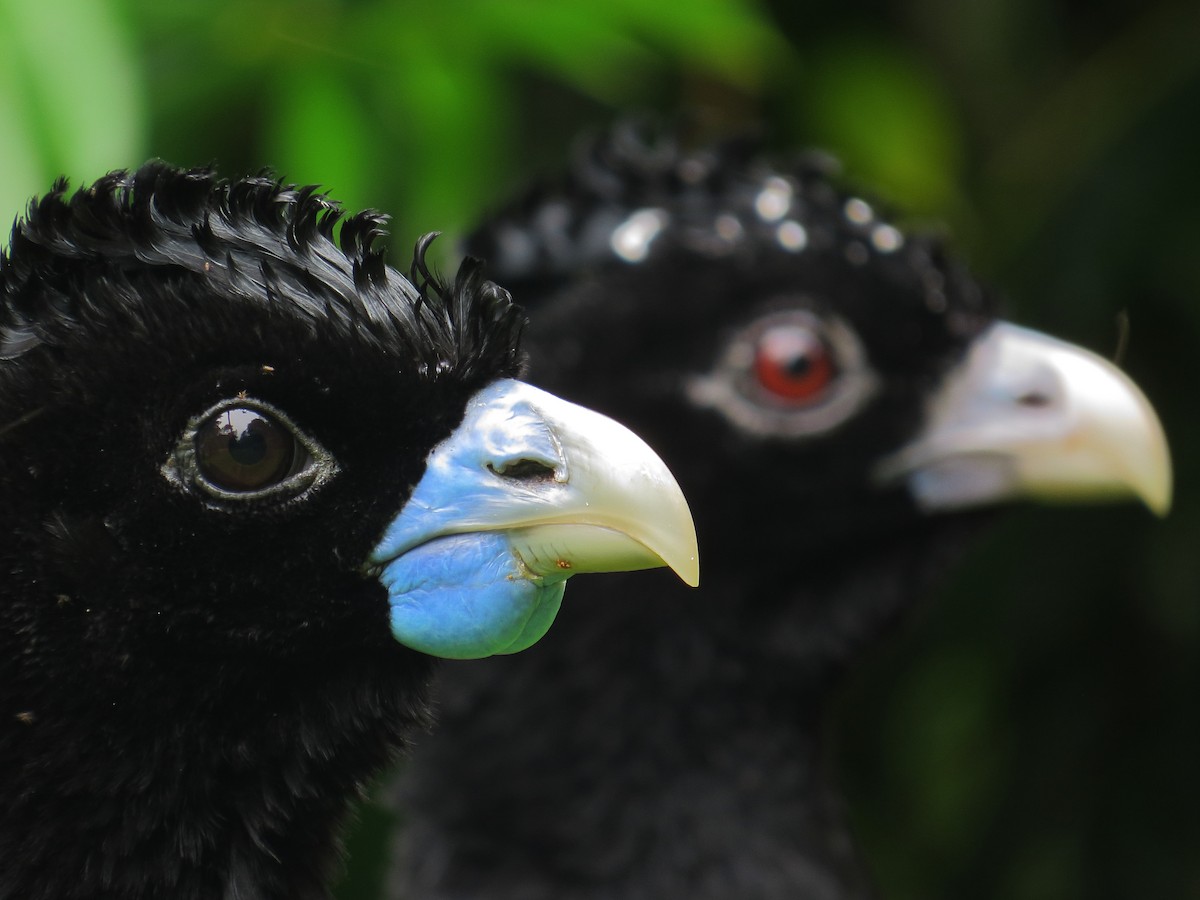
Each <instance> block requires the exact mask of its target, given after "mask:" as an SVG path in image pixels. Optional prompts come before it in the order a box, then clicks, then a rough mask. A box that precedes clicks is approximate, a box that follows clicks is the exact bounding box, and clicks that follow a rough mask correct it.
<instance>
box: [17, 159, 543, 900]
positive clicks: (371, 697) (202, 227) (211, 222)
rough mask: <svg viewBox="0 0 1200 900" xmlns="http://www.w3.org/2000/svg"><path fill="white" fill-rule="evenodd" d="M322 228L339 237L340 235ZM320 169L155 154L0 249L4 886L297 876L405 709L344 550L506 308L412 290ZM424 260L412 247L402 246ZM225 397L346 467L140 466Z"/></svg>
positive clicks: (86, 886)
mask: <svg viewBox="0 0 1200 900" xmlns="http://www.w3.org/2000/svg"><path fill="white" fill-rule="evenodd" d="M339 221H340V224H341V231H340V243H335V242H334V240H333V235H334V232H335V226H336V225H337V224H338V222H339ZM383 224H384V219H383V217H381V216H379V215H378V214H375V213H363V214H360V215H357V216H351V217H349V218H345V219H342V218H341V211H340V210H339V209H338V207H337V206H336V205H335V204H333V203H332V201H330V200H328V199H327V198H325V197H324V196H322V195H320V194H318V193H316V192H315V191H314V190H313V189H311V188H296V187H293V186H290V185H285V184H281V183H279V182H277V181H275V180H273V179H272V178H271V177H269V176H266V175H264V176H260V177H254V178H247V179H243V180H241V181H233V182H227V181H222V180H220V179H218V178H217V177H216V176H215V175H214V174H213V173H212V172H210V171H207V170H194V171H180V170H176V169H173V168H171V167H169V166H167V165H165V164H162V163H149V164H147V165H145V166H143V167H142V168H140V169H138V170H137V171H135V172H129V173H126V172H116V173H113V174H112V175H110V176H107V177H106V178H103V179H101V180H100V181H98V182H97V183H96V184H94V185H92V186H90V187H87V188H84V189H82V190H79V191H77V192H75V193H73V194H71V193H68V191H67V189H66V185H65V184H64V183H59V184H58V185H56V186H55V189H54V190H53V191H52V192H51V193H50V194H48V195H46V196H45V197H43V198H41V199H40V200H36V201H34V202H33V203H32V204H31V205H30V207H29V210H28V214H27V215H26V217H25V218H24V219H22V220H20V221H18V222H17V224H16V226H15V229H14V231H13V235H12V242H11V246H10V248H9V250H8V252H7V253H6V254H5V255H4V257H3V259H0V579H2V582H0V897H3V898H5V900H9V898H12V900H37V898H47V900H49V898H54V900H66V898H80V900H83V898H87V900H117V898H121V900H133V898H167V897H170V898H173V900H200V898H230V900H231V898H256V900H258V898H264V900H265V898H289V900H296V898H316V897H323V896H325V895H326V894H325V888H324V885H325V883H326V882H327V880H328V876H329V874H330V870H331V868H332V866H333V865H334V863H335V862H336V847H337V843H336V840H335V833H336V831H337V828H338V825H339V823H340V822H341V820H342V818H343V817H344V815H345V813H346V810H347V808H348V805H349V803H350V802H351V801H352V800H353V799H354V798H355V797H356V796H357V794H358V792H359V791H360V790H361V788H362V785H363V784H364V783H365V781H366V780H367V779H369V778H370V777H372V776H373V775H374V774H375V773H376V772H378V771H379V769H380V768H381V767H382V766H383V765H384V764H385V763H386V762H387V761H388V760H389V759H391V758H392V757H393V756H394V755H395V754H396V752H397V751H398V750H400V749H401V748H402V747H403V746H404V744H405V742H406V740H407V735H408V734H409V733H410V732H411V731H412V729H414V728H419V727H423V726H424V725H425V724H426V723H427V721H428V717H427V708H426V705H425V702H424V689H425V683H426V680H427V678H428V677H429V670H430V665H429V661H428V659H427V658H426V657H424V656H422V655H421V654H418V653H415V652H413V651H410V650H407V649H405V648H403V647H401V646H400V645H399V644H397V643H396V642H395V640H394V639H393V638H392V636H391V631H390V627H389V623H388V615H389V610H388V600H387V596H386V593H385V591H384V589H383V587H382V586H381V585H380V584H379V583H378V581H377V579H376V578H374V577H373V575H372V573H370V572H367V571H365V570H364V569H363V564H362V560H365V559H366V557H367V555H368V553H369V550H370V548H371V547H372V546H373V545H374V543H375V542H376V541H377V540H378V538H379V536H380V534H381V533H382V530H383V528H384V527H385V525H386V524H387V522H388V521H389V519H390V518H391V517H392V516H394V515H395V512H396V511H397V510H398V509H399V508H400V507H401V506H402V505H403V502H404V500H405V499H406V498H407V496H408V495H409V493H410V492H411V490H412V488H413V485H414V484H415V483H416V482H417V481H418V480H419V478H420V477H421V474H422V472H423V469H424V460H425V457H426V455H427V454H428V452H429V450H430V449H431V448H432V447H433V446H434V445H435V444H436V443H437V442H438V441H439V440H441V439H442V438H443V437H445V436H446V435H447V434H449V433H450V431H451V430H452V428H453V427H454V426H455V425H456V424H457V423H458V422H459V421H460V420H461V418H462V415H463V410H464V404H465V402H466V400H467V398H468V397H469V396H470V395H471V393H473V392H474V391H475V390H476V389H478V388H479V387H481V386H482V385H484V384H486V383H488V382H490V381H491V380H493V379H495V378H498V377H508V376H511V375H514V374H515V373H516V371H517V369H518V368H519V364H520V355H519V350H518V347H517V338H518V334H519V331H520V328H521V327H522V321H523V320H522V317H521V316H520V315H519V313H518V312H517V310H516V309H515V307H513V306H512V304H511V302H510V300H509V298H508V295H507V294H506V293H505V292H504V291H502V290H501V289H499V288H497V287H496V286H495V285H492V284H491V283H489V282H485V281H484V280H483V278H482V275H481V272H480V269H479V267H478V266H477V265H475V264H471V263H468V264H465V265H464V266H463V267H462V268H461V269H460V271H459V273H458V277H457V279H456V281H455V283H454V285H453V286H452V287H447V286H442V285H441V284H439V283H438V282H436V281H432V280H431V281H426V282H423V283H422V284H421V286H420V288H419V289H418V288H416V287H414V286H413V285H412V284H410V283H409V282H408V281H407V280H406V279H405V278H404V277H403V276H402V275H400V274H399V273H398V272H396V271H394V270H392V269H389V268H387V267H386V265H385V264H384V262H383V259H382V253H381V251H380V250H379V249H378V246H377V245H378V238H379V236H380V234H381V233H382V227H383ZM418 264H420V261H419V260H418ZM244 394H248V395H250V396H252V397H255V398H258V399H260V400H262V401H264V402H268V403H270V404H272V405H273V406H274V407H276V408H278V409H281V410H284V411H286V413H287V415H288V416H289V418H290V419H291V420H292V421H293V422H294V423H295V424H296V425H297V426H298V427H299V428H300V429H302V430H303V431H304V432H305V433H306V434H307V435H309V436H311V437H312V438H313V439H314V440H316V441H318V442H319V443H320V444H321V445H322V446H323V447H325V448H326V449H327V450H328V451H329V452H330V453H331V454H332V455H333V457H334V458H335V459H336V460H337V463H338V466H339V467H340V472H339V475H338V478H337V479H336V480H335V481H334V482H333V483H331V484H329V485H327V486H325V487H324V488H322V489H320V490H316V491H312V492H309V493H306V494H304V495H302V496H299V497H296V498H293V499H290V500H288V501H287V502H266V501H262V502H257V503H247V504H243V505H242V506H240V507H239V508H238V509H236V510H231V509H230V508H228V507H223V506H222V505H221V504H220V503H218V502H211V503H206V502H198V501H197V498H196V497H195V496H191V495H189V494H187V493H186V492H184V491H181V490H177V489H175V488H174V486H173V485H172V484H171V483H170V482H169V480H168V479H167V478H164V477H163V471H162V470H163V467H164V464H165V461H166V460H168V458H169V457H170V455H171V453H172V448H173V447H174V446H175V445H176V443H177V442H178V441H179V437H180V434H181V433H182V432H183V430H184V428H185V425H186V423H187V422H188V420H189V417H192V416H195V415H196V414H197V413H199V412H201V411H203V410H205V409H207V408H209V407H211V406H212V404H213V403H215V402H217V401H220V400H222V399H225V398H230V397H235V398H236V397H239V396H242V395H244Z"/></svg>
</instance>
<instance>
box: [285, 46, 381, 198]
mask: <svg viewBox="0 0 1200 900" xmlns="http://www.w3.org/2000/svg"><path fill="white" fill-rule="evenodd" d="M339 74H340V73H339V72H338V71H337V70H335V69H330V68H326V67H315V66H314V67H308V68H296V69H292V68H289V69H285V70H284V71H283V72H282V73H281V74H279V75H278V76H277V77H276V79H275V84H274V85H273V89H274V96H273V98H272V99H273V102H272V103H270V104H269V105H268V107H267V108H268V110H269V111H270V112H271V113H272V116H273V117H272V118H271V119H270V120H269V121H268V122H267V125H266V128H265V134H264V145H265V151H266V152H265V157H266V158H267V159H269V160H271V164H272V166H273V167H274V168H275V169H276V170H277V171H278V173H279V175H280V176H281V177H283V178H285V179H286V180H288V181H294V182H297V183H302V184H320V185H321V186H322V187H323V188H324V189H326V190H328V191H329V193H331V194H332V195H333V196H334V197H336V198H337V199H338V200H339V201H341V202H342V203H344V204H345V205H346V207H347V208H348V209H350V210H357V209H360V208H362V207H365V206H370V205H372V204H376V205H378V204H379V202H380V198H379V196H378V191H374V192H373V191H372V189H371V187H372V185H371V181H372V173H373V172H375V171H377V166H378V162H379V160H378V158H377V156H376V147H377V146H378V144H377V142H376V141H375V140H373V139H372V134H371V126H370V123H369V120H368V117H367V115H366V112H365V110H364V109H363V108H362V101H361V92H354V91H352V90H351V89H350V86H349V84H348V83H347V81H346V79H344V78H341V77H339Z"/></svg>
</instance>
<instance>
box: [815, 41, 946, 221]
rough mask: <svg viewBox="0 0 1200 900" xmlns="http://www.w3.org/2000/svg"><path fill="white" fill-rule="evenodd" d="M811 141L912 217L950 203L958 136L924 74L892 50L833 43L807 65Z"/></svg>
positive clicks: (940, 209)
mask: <svg viewBox="0 0 1200 900" xmlns="http://www.w3.org/2000/svg"><path fill="white" fill-rule="evenodd" d="M809 68H810V69H811V73H810V80H809V83H808V86H807V91H806V98H807V99H806V112H807V115H808V118H809V121H810V122H811V123H812V131H813V134H812V137H813V138H814V139H815V140H816V141H817V142H818V143H820V144H822V145H824V146H825V147H827V148H828V149H830V150H832V151H834V152H835V153H836V154H837V155H838V156H839V157H841V159H842V161H843V162H844V163H845V164H846V166H847V168H848V169H849V171H850V172H851V174H852V176H853V177H854V178H855V179H856V180H862V181H864V182H866V183H867V184H870V185H872V186H873V187H874V189H876V190H878V191H880V193H881V194H882V195H883V196H885V197H886V198H888V199H889V200H891V201H893V202H895V203H898V204H899V205H900V206H902V207H905V208H907V209H908V210H910V211H912V212H916V213H925V214H928V213H935V212H936V213H943V212H944V211H945V210H946V209H947V208H949V207H952V206H953V205H954V204H955V203H956V202H957V201H956V198H957V196H958V187H959V179H960V174H961V169H962V159H963V146H962V145H963V138H962V135H961V133H960V131H959V125H958V122H957V120H956V117H955V115H954V112H953V110H952V109H951V107H950V104H949V102H948V100H947V98H946V96H945V95H944V94H943V92H942V90H941V89H940V87H939V85H938V83H937V82H936V81H935V80H934V78H933V77H932V75H931V74H930V73H929V72H927V71H926V70H925V69H924V68H923V67H922V66H920V65H918V64H917V63H916V62H915V61H914V60H913V59H912V58H911V57H909V56H908V55H907V54H905V53H904V52H903V51H901V50H899V49H898V48H896V47H895V46H892V45H889V44H882V43H878V42H875V41H870V40H865V39H862V38H857V39H854V40H852V41H846V40H842V41H835V42H832V43H831V44H829V45H827V46H826V47H824V48H823V49H822V50H821V51H820V52H819V54H818V55H817V56H816V57H815V58H814V59H812V60H811V62H810V67H809Z"/></svg>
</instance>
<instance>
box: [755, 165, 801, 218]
mask: <svg viewBox="0 0 1200 900" xmlns="http://www.w3.org/2000/svg"><path fill="white" fill-rule="evenodd" d="M791 206H792V185H791V183H790V182H789V181H788V180H787V179H786V178H780V177H779V176H778V175H772V176H771V177H770V178H768V179H767V181H766V183H765V184H764V185H763V189H762V190H761V191H759V192H758V196H757V197H755V198H754V211H755V212H757V213H758V217H759V218H760V219H762V220H763V221H764V222H777V221H779V220H780V219H782V218H783V217H784V216H786V215H787V211H788V210H789V209H791Z"/></svg>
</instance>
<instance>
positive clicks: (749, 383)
mask: <svg viewBox="0 0 1200 900" xmlns="http://www.w3.org/2000/svg"><path fill="white" fill-rule="evenodd" d="M643 131H644V132H645V133H643ZM830 168H831V166H830V164H829V162H828V160H824V159H821V158H817V157H814V156H812V155H810V156H808V157H805V158H801V159H799V160H795V161H793V162H792V163H790V164H784V165H780V164H776V163H773V162H772V161H771V160H769V159H766V158H762V157H761V156H760V155H757V154H755V152H754V150H753V148H752V146H746V145H740V146H739V145H737V144H726V145H724V146H717V147H711V146H710V147H705V148H701V149H699V150H696V151H694V152H686V151H684V150H683V149H681V148H680V146H679V145H678V142H677V141H676V140H675V139H674V138H673V137H672V136H671V135H670V134H654V133H653V129H642V130H639V128H638V127H637V126H636V125H634V124H632V123H625V124H624V125H619V126H617V127H615V128H614V129H613V130H612V131H611V132H610V133H608V134H605V135H603V136H601V137H597V138H593V139H592V140H589V141H585V142H583V145H582V146H581V147H579V148H578V150H577V153H576V158H575V161H574V164H573V166H572V167H571V170H570V171H569V172H568V173H567V174H566V176H565V177H564V178H563V179H561V181H560V182H557V183H551V184H543V185H538V186H535V187H534V188H533V189H531V190H530V191H529V192H528V193H527V194H526V195H525V196H523V197H521V198H519V199H517V200H515V201H514V202H513V203H512V204H510V205H509V206H507V207H505V208H503V209H501V210H500V211H498V212H497V213H496V214H495V215H494V216H492V217H490V218H489V219H488V221H487V222H485V224H484V225H482V226H481V227H480V229H478V230H477V231H476V232H474V233H473V234H472V235H471V236H470V237H469V238H468V240H467V250H468V251H469V252H470V253H471V254H473V255H478V256H479V257H481V258H485V259H489V260H491V266H492V268H493V269H494V270H495V272H496V273H497V274H498V275H499V276H501V277H503V278H504V279H506V280H508V282H509V283H511V284H512V285H513V286H514V289H515V290H516V291H517V293H518V294H520V295H521V296H523V297H524V298H525V302H526V303H527V304H528V308H529V311H530V314H531V324H530V327H529V330H528V338H529V344H528V347H529V352H530V361H531V369H530V377H531V378H532V379H533V380H535V381H536V382H538V383H541V384H543V385H545V386H547V387H550V388H552V389H553V390H556V391H558V392H566V393H568V394H573V395H575V396H579V397H581V398H584V399H585V401H586V402H588V403H589V404H592V405H594V406H596V407H598V408H599V409H602V410H604V411H606V412H607V413H608V414H610V415H614V416H616V417H617V418H619V419H622V420H624V421H626V422H628V423H629V424H631V425H632V426H633V427H635V428H637V429H638V430H640V431H642V432H643V433H645V434H646V435H647V436H648V437H649V439H650V440H651V441H652V442H653V443H654V444H655V446H656V447H658V449H659V452H661V453H662V454H663V455H664V458H665V459H666V460H667V461H668V463H669V464H670V465H672V467H673V468H674V469H675V471H677V472H678V473H679V477H680V478H681V479H682V484H683V486H684V489H685V491H686V492H687V493H688V494H689V497H690V498H691V499H690V502H691V504H692V507H693V509H694V510H695V514H696V517H697V529H698V533H699V538H700V541H701V544H702V547H703V552H704V560H705V562H704V570H705V576H704V584H703V586H702V587H701V589H700V590H699V592H698V593H697V594H696V595H694V596H689V595H688V594H687V593H686V592H685V591H678V590H675V589H674V588H673V586H671V585H670V584H666V583H661V582H656V581H642V582H641V583H634V582H629V583H624V582H622V581H617V582H610V583H609V584H608V585H601V586H599V587H600V589H599V590H595V589H594V588H593V589H592V590H589V589H588V588H587V587H586V586H585V587H584V590H585V591H588V593H589V594H592V595H594V596H593V598H592V602H590V603H588V604H587V606H588V608H589V609H591V610H592V614H591V615H589V616H580V615H577V614H575V613H576V612H577V611H576V610H573V609H568V610H567V611H566V614H565V615H564V616H562V617H561V620H560V623H559V626H558V628H557V630H556V632H555V641H554V643H553V644H551V645H549V646H546V647H543V648H538V649H536V650H534V651H531V652H530V653H529V654H527V655H526V656H525V657H524V658H523V659H520V660H502V661H499V663H498V664H490V663H489V662H487V661H483V662H481V663H479V664H475V665H465V664H464V665H461V666H457V667H452V668H450V669H448V670H446V671H445V672H443V673H442V678H441V679H440V682H439V684H438V686H437V690H436V692H435V694H436V696H438V698H439V711H440V714H439V722H438V728H437V730H436V732H435V733H434V734H433V735H432V736H431V737H429V738H427V739H425V740H423V741H420V742H418V744H417V748H416V750H415V753H414V757H413V759H412V760H411V761H410V762H409V763H408V764H407V765H406V766H405V769H404V774H403V784H402V787H401V789H400V791H399V796H400V797H401V798H402V799H401V801H400V803H399V806H400V808H401V809H402V811H403V812H402V816H403V818H404V825H403V834H404V838H403V840H402V841H401V849H400V850H399V854H398V859H397V883H398V888H397V890H396V891H395V892H394V894H395V896H404V897H439V898H451V897H453V898H465V897H477V898H480V900H483V898H488V897H491V898H502V897H509V898H514V900H515V898H518V897H519V898H524V900H531V898H542V897H544V898H547V900H548V898H556V897H594V898H618V897H622V898H647V900H648V898H662V897H680V898H683V897H687V898H713V900H717V898H725V897H741V898H763V900H766V898H781V900H782V898H787V897H845V898H852V897H854V898H857V897H868V896H874V893H873V891H872V889H871V888H870V886H869V885H870V876H869V874H868V873H869V867H868V866H866V865H864V864H863V863H862V862H861V861H860V860H858V859H856V858H855V857H856V853H855V851H854V849H853V847H854V841H853V837H852V835H851V834H850V831H849V828H848V826H847V823H846V822H845V818H844V814H843V812H842V802H841V798H840V791H839V789H838V787H837V785H836V777H835V776H834V775H833V774H832V773H831V771H830V770H831V769H833V768H835V767H836V760H835V759H834V758H833V757H832V755H831V750H832V743H831V738H830V735H829V734H828V731H827V725H826V719H827V708H828V705H829V702H830V696H831V695H832V694H833V693H834V691H835V690H836V689H837V688H838V687H839V686H840V685H841V683H842V681H843V679H844V676H845V672H846V670H847V669H850V668H852V667H853V666H854V665H855V664H856V663H857V662H858V661H859V660H860V659H861V658H862V656H863V655H864V652H863V651H864V648H866V647H868V646H870V645H871V644H872V643H873V642H874V641H875V640H876V639H877V638H878V637H879V636H880V635H881V634H883V633H885V632H886V631H888V630H890V629H891V628H892V627H894V625H895V624H896V620H897V619H898V618H899V617H900V616H902V615H903V613H904V612H905V611H906V610H907V609H908V607H910V606H911V605H913V604H914V603H915V602H916V601H917V600H918V599H920V598H921V597H922V595H923V594H924V592H925V591H926V590H927V589H928V588H929V586H930V585H931V584H933V583H935V582H936V580H937V579H938V578H939V577H941V576H942V575H943V574H944V572H945V571H946V570H947V569H948V568H949V567H950V566H951V565H952V564H953V563H954V562H955V561H956V560H957V557H958V555H959V553H961V551H962V548H963V547H964V546H965V545H966V543H967V540H968V539H969V537H970V536H971V535H972V534H973V533H974V531H975V530H976V525H977V524H978V518H979V516H978V510H980V509H981V508H986V507H989V506H993V505H995V504H998V503H1005V502H1011V501H1013V500H1021V499H1042V500H1049V501H1052V502H1053V501H1057V502H1060V503H1061V502H1075V501H1079V500H1089V499H1092V500H1094V499H1097V498H1099V499H1109V498H1131V499H1138V500H1141V501H1143V502H1145V504H1146V505H1147V506H1149V507H1150V508H1151V509H1152V510H1153V511H1155V512H1157V513H1159V514H1164V513H1165V512H1166V511H1167V509H1168V507H1169V504H1170V494H1171V470H1170V461H1169V456H1168V450H1167V446H1166V441H1165V438H1164V436H1163V433H1162V429H1161V426H1160V424H1159V422H1158V420H1157V417H1156V416H1155V414H1154V412H1153V410H1152V409H1151V408H1150V405H1149V403H1148V402H1147V401H1146V399H1145V397H1144V396H1143V395H1142V394H1141V392H1140V391H1139V390H1138V389H1137V387H1136V386H1134V385H1133V384H1132V382H1130V381H1129V380H1128V379H1127V378H1126V377H1125V376H1124V375H1122V374H1121V373H1120V372H1119V370H1117V369H1116V368H1115V367H1113V366H1112V365H1111V364H1109V363H1107V362H1105V361H1104V360H1102V359H1100V358H1099V357H1096V356H1094V355H1092V354H1089V353H1087V352H1085V351H1083V350H1081V349H1079V348H1078V347H1075V346H1072V345H1070V344H1066V343H1064V342H1061V341H1057V340H1054V339H1052V338H1049V337H1047V336H1045V335H1042V334H1039V333H1037V332H1033V331H1029V330H1027V329H1023V328H1019V327H1017V326H1014V325H1012V324H1011V323H1008V322H1004V321H1002V320H1000V319H999V318H998V316H997V310H996V308H995V304H994V302H993V301H992V299H991V298H990V297H989V296H988V293H987V292H986V291H985V289H984V288H983V287H981V286H980V285H979V284H978V283H977V282H976V281H974V280H973V279H972V278H971V276H970V275H969V274H968V273H967V272H966V271H965V270H964V269H963V268H962V267H961V266H960V265H958V264H957V263H956V262H955V261H954V260H952V259H950V258H948V256H947V255H946V253H945V250H944V248H943V247H942V246H941V245H940V243H939V242H937V241H931V240H929V239H928V238H925V237H922V236H920V235H915V234H911V233H910V234H905V233H903V232H901V231H899V230H898V229H896V228H895V227H894V226H893V225H891V224H890V222H889V221H888V219H887V218H886V217H885V216H882V215H881V214H880V213H878V212H877V211H876V210H875V209H874V208H873V207H872V205H871V204H870V203H869V202H868V201H867V200H865V199H863V198H862V197H860V196H856V195H853V194H847V193H845V192H843V191H840V190H838V189H837V187H836V185H835V182H834V181H833V180H832V178H831V173H830V171H829V170H830ZM668 623H670V624H669V625H668ZM868 862H869V861H868Z"/></svg>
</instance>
